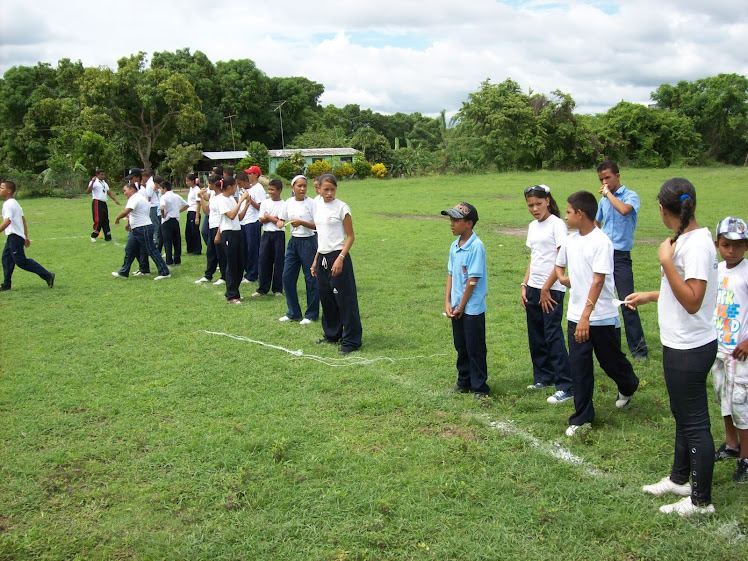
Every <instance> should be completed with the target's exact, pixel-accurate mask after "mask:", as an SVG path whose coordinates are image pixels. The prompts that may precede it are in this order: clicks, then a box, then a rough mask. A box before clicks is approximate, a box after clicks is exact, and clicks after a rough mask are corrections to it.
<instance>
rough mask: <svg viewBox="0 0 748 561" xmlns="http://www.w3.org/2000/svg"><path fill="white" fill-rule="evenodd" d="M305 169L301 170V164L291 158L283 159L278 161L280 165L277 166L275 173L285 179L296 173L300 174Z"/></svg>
mask: <svg viewBox="0 0 748 561" xmlns="http://www.w3.org/2000/svg"><path fill="white" fill-rule="evenodd" d="M301 171H303V170H299V166H298V165H297V164H295V163H293V162H292V161H291V160H283V161H282V162H278V167H276V168H275V173H277V174H278V175H280V176H281V177H282V178H283V179H289V180H290V179H291V178H293V176H294V175H298V174H300V173H301Z"/></svg>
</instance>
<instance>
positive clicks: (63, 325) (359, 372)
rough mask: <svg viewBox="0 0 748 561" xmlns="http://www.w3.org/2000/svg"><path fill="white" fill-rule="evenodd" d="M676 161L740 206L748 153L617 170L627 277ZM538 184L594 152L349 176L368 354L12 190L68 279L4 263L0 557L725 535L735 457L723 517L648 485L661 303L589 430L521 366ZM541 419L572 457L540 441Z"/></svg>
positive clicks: (80, 205)
mask: <svg viewBox="0 0 748 561" xmlns="http://www.w3.org/2000/svg"><path fill="white" fill-rule="evenodd" d="M675 175H682V176H685V177H687V178H689V179H691V180H692V181H693V183H694V184H695V186H696V189H697V192H698V194H699V198H698V212H697V216H698V219H699V220H700V222H701V224H702V225H705V226H709V227H710V228H713V227H714V226H715V225H716V223H717V221H718V220H720V219H721V218H723V217H724V216H725V215H728V214H733V215H742V216H744V217H745V216H748V204H747V202H746V201H748V199H746V197H745V196H744V194H743V193H744V191H745V185H746V184H747V183H748V170H746V169H740V168H719V169H686V170H672V169H670V170H641V171H636V170H626V171H625V172H624V173H623V174H622V177H623V179H624V183H625V184H627V185H629V186H630V187H632V188H633V189H635V190H636V191H637V192H638V193H639V195H640V197H641V199H642V201H643V206H642V211H641V217H640V220H639V230H638V243H637V244H636V247H635V249H634V256H633V258H634V274H635V278H636V284H637V288H639V289H642V290H651V289H656V288H657V287H658V286H659V266H658V262H657V256H656V251H657V243H659V240H661V239H663V238H664V237H665V236H666V235H667V231H666V230H665V228H664V226H663V225H662V224H661V222H660V220H659V215H658V210H657V204H656V201H655V194H656V192H657V190H658V188H659V185H660V184H661V183H662V181H663V180H665V179H667V178H669V177H672V176H675ZM539 182H543V183H546V184H548V185H550V186H551V188H552V190H553V193H554V195H555V196H556V198H557V200H558V201H559V203H560V204H561V206H564V204H565V199H566V197H567V196H568V195H569V194H570V193H571V192H573V191H576V190H578V189H585V188H586V189H588V190H596V189H597V187H598V185H597V183H598V182H597V179H596V176H595V173H594V172H584V173H560V172H548V173H533V174H519V173H517V174H493V175H481V176H467V177H454V176H453V177H434V178H423V179H413V180H399V181H377V180H367V181H363V182H344V183H341V185H340V188H339V191H338V194H339V197H340V198H341V199H342V200H344V201H346V202H347V203H349V204H350V206H351V209H352V214H353V223H354V228H355V231H356V243H355V245H354V247H353V250H352V252H351V255H352V258H353V262H354V267H355V271H356V277H357V284H358V289H359V303H360V308H361V314H362V323H363V328H364V345H363V347H362V349H361V351H360V352H359V353H356V354H355V355H352V356H357V357H362V358H364V359H377V358H381V359H382V360H377V361H370V362H368V363H365V364H349V363H346V362H345V361H338V358H337V355H336V353H335V351H336V349H335V347H333V346H329V345H321V346H317V345H314V341H315V340H317V339H318V338H320V336H321V334H322V333H321V328H320V326H319V324H313V325H310V326H299V325H298V324H297V323H293V324H291V325H288V324H281V323H279V322H278V321H277V320H278V317H280V316H281V315H283V313H284V312H285V302H284V299H280V298H277V299H276V298H272V297H266V298H262V299H249V298H248V299H246V300H245V302H244V303H243V304H242V305H241V306H227V305H226V303H225V301H224V298H223V290H222V289H221V287H214V286H212V285H210V284H209V285H207V286H206V285H195V284H193V282H192V281H194V280H195V279H197V278H199V277H200V276H202V271H203V268H204V265H205V263H204V257H194V256H184V258H183V263H184V264H183V265H182V266H181V267H174V268H172V278H171V279H169V280H167V281H163V282H159V283H155V282H153V281H152V280H150V279H148V278H137V277H130V279H128V280H126V281H122V280H119V279H114V278H112V277H111V276H110V272H111V271H114V270H117V269H118V268H119V266H120V265H121V262H122V258H123V248H122V246H121V245H116V244H111V243H110V244H105V243H104V242H102V241H100V242H99V243H96V244H91V243H90V242H89V241H88V233H89V231H90V230H89V228H90V226H91V224H90V201H89V199H87V198H81V199H72V200H57V199H55V200H41V199H34V200H24V201H22V205H23V207H24V211H25V214H26V217H27V220H28V222H29V229H30V232H31V238H32V240H33V241H34V243H33V245H32V246H31V248H30V249H29V250H28V254H29V255H30V256H31V257H32V258H34V259H37V260H38V261H39V262H41V263H42V264H43V265H45V266H46V267H48V268H49V269H50V270H52V271H55V272H56V273H57V280H56V284H55V288H54V289H53V290H49V289H48V288H47V287H46V285H45V284H44V283H43V282H42V281H41V280H40V279H39V278H37V277H35V276H32V275H29V274H28V273H26V272H24V271H20V270H19V271H16V273H15V275H14V280H13V290H12V291H11V292H6V293H2V294H1V295H0V313H1V314H2V324H3V330H2V336H1V337H0V361H1V362H0V366H1V368H2V374H0V376H1V377H0V438H1V443H2V444H1V445H2V448H0V559H206V560H207V559H210V560H213V559H237V560H238V559H273V560H274V559H314V560H359V559H397V560H400V559H459V560H479V559H485V560H495V559H517V560H519V559H522V560H524V559H539V560H546V559H547V560H557V559H589V560H600V559H621V560H633V559H648V560H661V559H665V560H668V559H671V560H682V559H685V558H700V559H709V560H716V559H725V560H730V561H734V560H736V559H738V558H739V555H738V552H739V551H745V548H746V537H745V536H746V534H748V507H747V506H746V504H748V487H747V486H745V485H743V486H739V485H735V484H734V483H733V482H732V480H731V474H732V471H733V470H734V465H733V464H732V463H730V464H729V465H728V464H727V463H722V464H718V465H717V466H716V470H715V477H714V504H715V506H716V508H717V513H716V515H714V516H712V517H707V518H701V519H698V520H681V519H679V518H678V517H667V516H664V515H661V514H660V513H659V512H658V511H657V507H658V506H659V505H661V504H663V501H662V500H659V499H657V498H653V497H648V496H644V495H643V494H642V493H641V492H640V491H639V488H640V487H641V485H643V484H646V483H651V482H654V481H656V480H658V479H660V478H661V477H662V476H664V475H665V474H667V473H668V470H669V467H670V462H671V453H672V445H673V433H674V424H673V420H672V418H671V414H670V411H669V407H668V399H667V392H666V389H665V385H664V382H663V379H662V368H661V358H662V354H661V345H660V344H659V337H658V327H657V317H656V308H655V307H654V306H648V307H645V308H643V309H642V319H643V323H644V328H645V333H646V335H647V338H648V342H649V345H650V349H651V359H650V360H649V361H648V362H647V363H644V364H639V363H637V364H636V365H635V368H636V371H637V374H638V376H639V377H640V379H641V380H642V385H641V389H640V391H639V392H638V393H637V394H636V396H635V398H634V399H633V401H632V404H631V406H630V407H628V408H627V409H625V410H622V411H618V410H616V409H615V407H614V406H613V401H614V399H615V385H614V384H613V383H612V382H611V381H610V380H609V379H608V378H607V377H605V376H604V375H602V373H600V372H599V371H598V374H599V375H598V376H597V386H596V395H595V398H596V404H597V407H596V409H597V419H596V420H595V423H594V430H593V431H592V432H590V433H589V435H588V436H587V437H586V438H584V439H578V440H575V441H569V440H568V439H566V438H565V437H564V436H563V432H564V429H565V427H566V423H567V418H568V416H569V414H570V412H571V410H572V406H571V404H570V403H566V404H562V405H559V406H555V407H554V406H549V405H548V404H546V403H545V397H546V396H547V394H546V393H543V394H538V393H530V392H527V391H526V390H525V389H524V388H525V386H526V385H527V384H528V383H529V382H530V381H531V379H532V374H531V368H530V359H529V352H528V350H527V335H526V329H525V320H524V315H523V313H522V309H521V307H520V304H519V283H520V281H521V279H522V275H523V272H524V270H525V268H526V266H527V259H528V256H529V250H528V249H527V248H526V247H525V246H524V234H525V232H526V227H527V224H528V223H529V221H530V219H531V217H530V215H529V214H528V213H527V211H526V210H525V207H524V200H523V196H522V189H523V188H524V187H526V186H528V185H532V184H534V183H539ZM460 200H467V201H468V202H471V203H473V204H474V205H476V207H477V208H478V211H479V214H480V221H479V222H478V225H477V229H476V231H477V233H478V234H479V235H480V237H481V238H482V239H483V241H484V243H485V245H486V249H487V253H488V267H489V296H488V308H489V311H488V313H487V342H488V348H489V356H488V360H489V383H490V384H491V386H492V389H493V392H494V397H493V398H492V399H490V400H487V401H485V402H478V401H475V400H473V399H472V398H470V397H469V396H463V395H445V394H444V390H445V389H447V388H448V387H450V386H451V385H452V384H453V383H454V379H455V372H454V359H455V354H454V348H453V346H452V342H451V328H450V324H449V322H448V321H447V320H446V319H445V318H444V317H443V316H442V314H441V312H442V307H443V294H444V281H445V275H446V272H445V268H446V261H447V254H448V247H449V244H450V243H451V241H452V237H451V234H450V231H449V226H448V222H447V220H446V219H445V218H442V217H439V211H441V210H442V209H444V208H448V207H450V206H452V205H454V204H455V203H456V202H459V201H460ZM117 208H118V207H116V206H114V205H110V211H112V212H116V210H115V209H117ZM114 239H115V241H116V242H118V243H119V244H123V243H124V241H125V233H124V231H123V229H122V228H121V226H120V227H117V228H116V229H115V234H114ZM300 284H301V285H302V288H301V289H300V292H301V294H302V298H303V282H301V283H300ZM248 287H250V288H248ZM253 288H254V287H253V285H242V291H243V294H244V296H248V295H249V293H250V291H251V290H252V289H253ZM201 330H208V331H217V332H224V333H229V334H235V335H239V336H242V337H246V338H249V339H253V340H258V341H262V342H266V343H269V344H273V345H277V346H281V347H285V348H288V349H290V350H296V349H302V350H303V351H304V353H307V354H312V355H318V356H321V357H324V358H326V359H329V361H330V362H332V363H336V361H337V366H336V367H332V366H328V365H326V364H323V363H320V362H317V361H312V360H305V359H300V358H298V357H296V356H293V355H290V354H288V353H285V352H283V351H280V350H277V349H273V348H268V347H263V346H261V345H258V344H254V343H250V342H246V341H237V340H232V339H229V338H226V337H220V336H215V335H209V334H206V333H203V332H201ZM711 393H712V392H711V391H710V396H711ZM711 405H712V419H713V421H714V422H713V425H714V426H713V433H714V436H715V440H717V441H718V442H721V441H722V438H723V436H724V435H723V427H722V423H721V419H720V418H719V411H718V408H717V407H716V399H715V398H713V397H712V398H711ZM491 423H500V425H498V428H496V426H492V425H491ZM556 443H560V445H561V446H563V447H566V448H568V450H569V451H570V452H571V453H573V454H574V455H575V456H576V457H578V458H580V459H581V460H582V463H581V464H574V463H569V462H565V461H562V460H560V459H557V458H555V457H554V456H552V455H551V453H550V452H551V451H553V450H556V446H557V444H556ZM536 444H538V445H536Z"/></svg>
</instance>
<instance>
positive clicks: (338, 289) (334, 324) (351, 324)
mask: <svg viewBox="0 0 748 561" xmlns="http://www.w3.org/2000/svg"><path fill="white" fill-rule="evenodd" d="M338 255H340V252H339V251H333V252H330V253H325V254H319V255H318V256H317V288H318V289H319V299H320V303H321V304H322V322H321V323H322V331H323V332H324V334H325V339H327V340H328V341H332V342H337V341H341V346H340V348H341V350H344V351H355V350H356V349H358V348H359V347H360V346H361V336H362V330H361V316H360V315H359V312H358V294H357V292H356V279H355V278H354V276H353V262H352V261H351V256H350V255H347V256H346V257H345V259H344V260H343V270H342V271H341V272H340V274H339V275H338V276H336V277H334V276H332V264H333V263H335V259H337V257H338Z"/></svg>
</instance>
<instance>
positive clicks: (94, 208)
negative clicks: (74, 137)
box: [86, 169, 119, 242]
mask: <svg viewBox="0 0 748 561" xmlns="http://www.w3.org/2000/svg"><path fill="white" fill-rule="evenodd" d="M86 193H91V213H92V214H93V222H94V226H93V232H91V241H92V242H95V241H96V239H97V238H98V237H99V234H100V233H101V231H102V230H103V231H104V240H106V241H108V242H110V241H112V232H111V229H110V228H109V208H108V207H107V206H106V198H107V196H109V197H110V198H111V199H112V200H113V201H114V202H115V203H116V204H117V205H119V201H118V200H117V199H116V198H115V196H114V195H113V194H112V191H111V190H110V189H109V185H107V182H106V172H104V170H103V169H97V170H96V175H95V176H94V178H93V179H91V182H90V183H89V184H88V189H86Z"/></svg>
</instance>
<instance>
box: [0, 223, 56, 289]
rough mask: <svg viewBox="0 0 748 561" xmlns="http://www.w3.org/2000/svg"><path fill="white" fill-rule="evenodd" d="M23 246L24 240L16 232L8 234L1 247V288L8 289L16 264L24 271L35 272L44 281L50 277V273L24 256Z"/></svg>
mask: <svg viewBox="0 0 748 561" xmlns="http://www.w3.org/2000/svg"><path fill="white" fill-rule="evenodd" d="M24 247H25V242H24V239H23V238H22V237H21V236H19V235H18V234H8V237H7V238H6V239H5V248H4V249H3V256H2V262H3V288H5V289H10V285H11V279H12V277H13V270H14V269H15V268H16V265H18V266H19V267H20V268H21V269H23V270H24V271H28V272H29V273H36V274H37V275H39V276H40V277H41V278H42V279H44V280H45V281H49V279H50V278H52V273H50V272H49V271H47V269H45V268H44V267H42V266H41V265H39V263H37V262H36V261H34V260H33V259H29V258H28V257H26V252H25V251H24Z"/></svg>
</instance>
